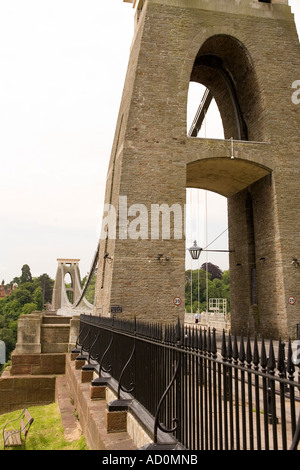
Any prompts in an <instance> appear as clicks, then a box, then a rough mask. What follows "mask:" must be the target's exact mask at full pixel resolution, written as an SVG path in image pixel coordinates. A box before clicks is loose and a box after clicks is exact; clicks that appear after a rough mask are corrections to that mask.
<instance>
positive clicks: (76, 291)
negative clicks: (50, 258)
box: [52, 258, 82, 310]
mask: <svg viewBox="0 0 300 470" xmlns="http://www.w3.org/2000/svg"><path fill="white" fill-rule="evenodd" d="M57 261H58V266H57V271H56V277H55V284H54V288H53V295H52V310H60V309H62V310H64V309H70V308H72V305H73V304H74V303H75V301H76V300H77V298H78V297H79V296H80V295H81V291H82V289H81V277H80V270H79V261H80V260H79V259H68V258H58V260H57ZM67 275H69V276H68V279H66V276H67ZM66 282H67V283H68V284H70V286H69V287H65V283H66Z"/></svg>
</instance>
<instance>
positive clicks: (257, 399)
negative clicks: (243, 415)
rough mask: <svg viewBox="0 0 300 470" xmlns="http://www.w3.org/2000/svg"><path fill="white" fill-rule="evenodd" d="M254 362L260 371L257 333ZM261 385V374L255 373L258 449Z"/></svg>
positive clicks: (258, 441) (257, 440) (257, 439)
mask: <svg viewBox="0 0 300 470" xmlns="http://www.w3.org/2000/svg"><path fill="white" fill-rule="evenodd" d="M253 364H254V370H255V371H256V372H258V370H259V353H258V344H257V337H256V335H255V339H254V348H253ZM259 390H260V385H259V375H258V374H255V415H256V444H257V450H261V424H260V393H259Z"/></svg>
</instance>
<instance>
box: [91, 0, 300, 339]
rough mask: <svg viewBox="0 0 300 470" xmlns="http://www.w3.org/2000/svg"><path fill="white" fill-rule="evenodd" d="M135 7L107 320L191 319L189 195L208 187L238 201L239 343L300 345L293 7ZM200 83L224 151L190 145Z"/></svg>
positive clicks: (254, 3)
mask: <svg viewBox="0 0 300 470" xmlns="http://www.w3.org/2000/svg"><path fill="white" fill-rule="evenodd" d="M124 1H127V3H133V6H134V7H135V32H134V37H133V42H132V47H131V54H130V60H129V65H128V71H127V76H126V80H125V85H124V92H123V97H122V101H121V105H120V112H119V117H118V121H117V125H116V133H115V139H114V142H113V146H112V153H111V160H110V164H109V168H108V174H107V187H106V196H105V203H106V209H110V210H109V211H108V212H107V211H106V209H105V214H104V223H103V232H105V233H106V231H107V229H108V228H109V235H108V237H107V238H106V239H105V237H104V236H103V237H102V238H103V240H101V243H100V251H99V264H98V278H97V289H96V312H97V313H98V314H101V315H105V316H107V315H111V312H112V311H113V309H112V307H118V309H119V311H120V312H121V311H122V313H121V315H123V316H129V315H130V316H131V315H137V317H142V318H143V319H145V320H153V321H155V320H159V321H162V320H165V321H167V322H170V321H174V319H175V318H177V317H178V315H179V316H180V317H181V318H183V314H184V309H185V308H184V295H185V288H184V285H185V252H186V246H185V239H184V230H183V227H184V216H183V215H184V205H185V202H186V200H185V199H186V188H187V187H191V188H202V189H207V190H211V191H215V192H217V193H220V194H222V195H223V196H225V197H227V199H228V218H229V220H228V224H229V246H230V250H233V252H232V253H230V276H231V320H232V331H236V332H238V333H241V332H243V331H245V330H246V331H250V332H251V333H253V332H255V331H257V332H262V333H264V334H272V335H273V337H276V336H279V335H281V336H282V337H287V336H289V335H291V336H295V333H296V324H297V323H298V322H300V314H299V308H300V269H296V267H295V266H296V265H297V263H294V264H292V262H293V259H294V258H297V257H299V259H300V243H299V241H300V240H299V233H300V217H299V215H300V191H299V176H300V142H299V137H298V133H299V129H300V105H299V106H297V105H296V104H294V103H293V102H292V93H293V89H292V84H293V83H294V82H295V80H298V79H300V48H299V40H298V35H297V32H296V27H295V23H294V18H293V15H292V13H291V9H290V7H289V5H288V1H287V0H268V1H267V0H265V1H263V0H140V1H138V0H131V1H130V0H124ZM120 40H121V39H120ZM190 81H194V82H199V83H201V84H203V85H204V86H205V87H206V88H207V89H208V90H209V93H210V94H211V95H212V96H213V97H214V98H215V100H216V103H217V105H218V107H219V110H220V114H221V118H222V122H223V127H224V133H225V140H216V139H199V138H195V137H189V136H188V135H187V96H188V89H189V83H190ZM232 143H233V148H234V150H233V155H232ZM231 157H234V158H231ZM159 210H161V214H160V218H159V217H158V213H159ZM108 215H109V216H108ZM168 216H170V220H169V218H168ZM181 216H182V217H181ZM158 220H160V222H161V225H160V226H159V227H158ZM169 221H170V233H168V230H167V229H166V226H167V225H168V223H169ZM180 299H181V301H180ZM293 299H295V302H294V300H293Z"/></svg>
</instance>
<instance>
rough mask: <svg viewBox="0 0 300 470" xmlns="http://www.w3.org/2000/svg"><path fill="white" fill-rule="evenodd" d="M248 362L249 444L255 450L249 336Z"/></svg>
mask: <svg viewBox="0 0 300 470" xmlns="http://www.w3.org/2000/svg"><path fill="white" fill-rule="evenodd" d="M246 361H247V368H248V403H249V405H248V417H249V441H250V442H249V444H250V450H253V449H254V445H253V405H252V372H251V364H252V352H251V344H250V337H249V334H248V338H247V351H246Z"/></svg>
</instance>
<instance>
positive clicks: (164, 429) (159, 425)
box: [154, 355, 181, 444]
mask: <svg viewBox="0 0 300 470" xmlns="http://www.w3.org/2000/svg"><path fill="white" fill-rule="evenodd" d="M180 364H181V361H180V355H178V359H177V364H176V369H175V372H174V374H173V377H172V379H171V381H170V383H169V385H168V387H167V388H166V390H165V391H164V393H163V395H162V397H161V399H160V401H159V404H158V407H157V410H156V414H155V420H154V443H155V444H157V430H158V429H160V430H161V431H162V432H166V433H168V434H170V433H172V432H174V431H176V430H177V429H178V426H179V419H178V418H173V419H172V423H173V424H174V426H173V427H172V428H170V429H168V428H167V427H165V426H164V425H163V424H162V423H160V422H159V413H160V409H161V407H162V404H163V402H164V400H165V398H166V396H167V395H168V393H169V391H170V389H171V387H172V385H173V384H174V382H175V380H176V377H177V375H178V372H179V369H180Z"/></svg>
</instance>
